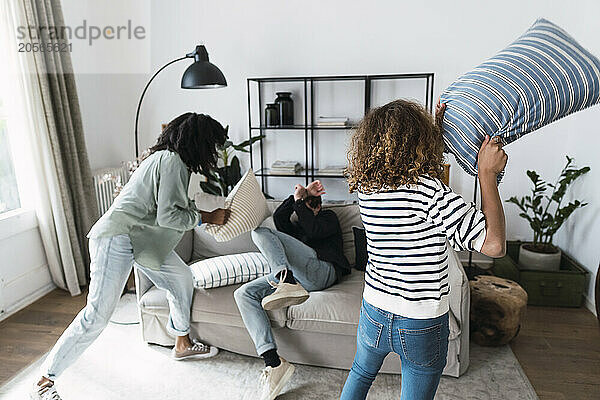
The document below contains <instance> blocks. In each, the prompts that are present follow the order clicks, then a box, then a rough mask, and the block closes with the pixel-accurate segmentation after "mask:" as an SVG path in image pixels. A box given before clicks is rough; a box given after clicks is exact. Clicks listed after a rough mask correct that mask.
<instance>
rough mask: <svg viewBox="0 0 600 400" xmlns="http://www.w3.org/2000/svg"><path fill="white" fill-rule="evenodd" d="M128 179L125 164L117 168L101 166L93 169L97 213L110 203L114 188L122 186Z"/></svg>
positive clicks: (105, 209) (105, 208)
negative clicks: (101, 167)
mask: <svg viewBox="0 0 600 400" xmlns="http://www.w3.org/2000/svg"><path fill="white" fill-rule="evenodd" d="M128 179H129V174H128V172H127V167H126V166H125V165H123V166H121V167H117V168H103V169H99V170H96V171H94V190H95V191H96V200H98V215H100V216H101V215H103V214H104V213H105V212H106V211H107V210H108V209H109V208H110V206H111V205H112V203H113V200H114V198H115V189H116V188H117V187H119V186H121V187H122V186H124V185H125V184H126V183H127V180H128Z"/></svg>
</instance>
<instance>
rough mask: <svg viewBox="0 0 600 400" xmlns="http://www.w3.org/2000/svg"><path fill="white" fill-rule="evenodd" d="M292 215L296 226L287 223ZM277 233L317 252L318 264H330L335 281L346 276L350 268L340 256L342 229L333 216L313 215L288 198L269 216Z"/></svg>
mask: <svg viewBox="0 0 600 400" xmlns="http://www.w3.org/2000/svg"><path fill="white" fill-rule="evenodd" d="M294 212H296V215H297V216H298V223H297V224H294V223H292V221H290V217H291V216H292V213H294ZM273 220H274V221H275V226H276V227H277V230H279V231H281V232H283V233H287V234H288V235H290V236H293V237H295V238H296V239H298V240H300V241H301V242H302V243H304V244H306V245H307V246H310V247H312V248H313V249H314V250H315V251H316V252H317V257H318V258H319V260H323V261H327V262H330V263H331V264H332V265H333V267H334V268H335V273H336V276H337V279H338V281H339V279H340V278H341V277H342V276H343V275H347V274H349V273H350V264H349V263H348V260H347V259H346V257H345V256H344V250H343V249H344V247H343V245H344V242H343V239H342V229H341V228H340V223H339V221H338V218H337V215H335V213H334V212H333V211H331V210H323V209H321V211H319V212H318V213H317V215H315V214H314V213H313V211H312V210H311V209H309V208H308V207H307V206H306V204H304V201H302V200H297V201H296V200H294V196H290V197H288V198H287V199H285V200H284V201H283V203H281V205H280V206H279V207H277V210H275V212H274V213H273Z"/></svg>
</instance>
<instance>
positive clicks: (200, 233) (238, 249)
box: [192, 225, 258, 260]
mask: <svg viewBox="0 0 600 400" xmlns="http://www.w3.org/2000/svg"><path fill="white" fill-rule="evenodd" d="M255 251H258V248H257V247H256V246H255V245H254V242H253V241H252V237H250V232H246V233H243V234H241V235H240V236H238V237H236V238H234V239H232V240H230V241H229V242H217V241H216V240H215V238H214V237H212V236H211V235H209V234H208V233H206V231H205V230H204V225H202V226H199V227H196V228H195V229H194V249H193V251H192V259H193V260H204V259H206V258H211V257H218V256H222V255H226V254H238V253H250V252H255Z"/></svg>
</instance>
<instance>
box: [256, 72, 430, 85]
mask: <svg viewBox="0 0 600 400" xmlns="http://www.w3.org/2000/svg"><path fill="white" fill-rule="evenodd" d="M428 78H433V73H431V72H422V73H412V74H378V75H325V76H287V77H267V78H248V81H253V82H270V83H273V82H303V81H313V82H323V81H364V80H367V79H368V80H381V79H428Z"/></svg>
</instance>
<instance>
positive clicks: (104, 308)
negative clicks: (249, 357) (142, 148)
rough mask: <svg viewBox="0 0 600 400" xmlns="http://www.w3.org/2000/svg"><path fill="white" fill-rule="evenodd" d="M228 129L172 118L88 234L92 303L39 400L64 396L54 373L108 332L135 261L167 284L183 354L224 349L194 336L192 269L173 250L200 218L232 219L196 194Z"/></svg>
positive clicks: (171, 326) (49, 367)
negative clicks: (192, 188)
mask: <svg viewBox="0 0 600 400" xmlns="http://www.w3.org/2000/svg"><path fill="white" fill-rule="evenodd" d="M226 139H227V130H226V129H225V128H223V126H222V125H221V124H220V123H219V122H217V121H215V120H214V119H212V118H211V117H209V116H208V115H203V114H196V113H185V114H183V115H180V116H179V117H177V118H175V119H174V120H173V121H171V122H170V123H169V124H168V125H167V126H166V127H165V129H164V130H163V131H162V133H161V135H160V136H159V138H158V140H157V142H156V144H155V145H154V146H153V147H151V148H150V149H149V151H148V153H147V155H146V156H145V158H144V159H143V161H142V162H141V164H140V166H139V167H138V168H137V169H136V171H135V172H134V173H133V175H132V176H131V179H130V180H129V182H128V183H127V184H126V185H125V187H124V188H123V190H122V191H121V193H120V194H119V196H118V197H117V198H116V199H115V202H114V203H113V205H112V206H111V208H110V209H109V210H108V211H107V212H106V213H105V214H104V215H103V216H102V218H100V220H98V222H97V223H96V224H95V225H94V226H93V227H92V229H91V231H90V232H89V234H88V238H89V239H90V246H89V248H90V259H91V264H90V270H91V277H90V285H89V292H88V298H87V305H86V306H85V307H84V308H83V309H82V310H81V311H80V312H79V314H78V315H77V316H76V317H75V319H74V320H73V322H72V323H71V324H70V325H69V327H68V328H67V329H66V330H65V332H64V333H63V334H62V336H61V337H60V338H59V339H58V342H57V343H56V344H55V345H54V348H53V349H52V350H51V351H50V353H49V354H48V356H47V358H46V360H45V362H44V364H43V366H42V377H41V378H40V379H39V381H38V382H37V383H35V384H34V388H33V390H32V392H31V398H32V399H39V400H60V396H59V395H58V392H57V391H56V388H55V386H54V380H55V378H57V377H58V376H59V375H60V373H62V372H63V371H64V370H65V369H66V368H67V367H68V366H70V365H71V364H72V363H73V362H74V361H75V360H76V359H77V358H78V357H79V356H80V355H81V354H82V353H83V352H84V350H85V349H86V348H87V347H88V346H89V345H90V344H91V343H92V342H93V341H94V340H95V339H96V338H97V337H98V336H99V335H100V333H101V332H102V331H103V330H104V328H105V327H106V325H107V324H108V322H109V319H110V317H111V315H112V313H113V311H114V309H115V307H116V306H117V303H118V301H119V297H120V295H121V292H122V290H123V287H124V285H125V283H126V281H127V278H128V276H129V274H130V271H131V268H132V267H133V266H134V265H135V267H136V268H137V269H138V271H139V272H141V273H143V274H144V275H146V276H147V277H148V278H149V279H150V280H151V281H152V282H153V283H154V284H155V285H156V287H158V288H160V289H162V290H166V291H167V299H168V302H169V309H170V315H169V321H168V324H167V327H166V328H167V330H168V331H169V332H170V333H171V334H172V335H173V336H174V337H175V338H176V340H175V347H174V348H173V352H172V356H173V358H174V359H176V360H183V359H189V358H208V357H212V356H214V355H215V354H216V353H217V351H218V350H217V349H216V348H214V347H212V346H207V345H205V344H202V343H200V342H199V341H197V340H192V339H190V336H189V332H190V309H191V303H192V294H193V286H192V276H191V272H190V269H189V267H188V266H187V265H186V264H185V263H184V262H183V261H182V260H181V259H180V258H179V256H177V254H176V253H175V252H174V251H173V249H174V248H175V246H176V245H177V243H179V241H180V240H181V238H182V236H183V234H184V232H185V231H188V230H190V229H193V228H194V227H195V226H197V225H198V224H200V223H203V222H207V223H213V224H224V223H225V221H226V220H227V218H228V210H223V209H217V210H215V211H213V212H204V211H200V210H198V209H197V208H196V206H195V204H194V203H193V201H191V200H189V199H188V196H187V192H188V184H189V179H190V173H193V172H194V173H207V172H208V171H210V170H211V169H213V168H215V167H216V164H217V145H222V144H223V143H225V140H226Z"/></svg>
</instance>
